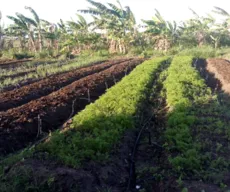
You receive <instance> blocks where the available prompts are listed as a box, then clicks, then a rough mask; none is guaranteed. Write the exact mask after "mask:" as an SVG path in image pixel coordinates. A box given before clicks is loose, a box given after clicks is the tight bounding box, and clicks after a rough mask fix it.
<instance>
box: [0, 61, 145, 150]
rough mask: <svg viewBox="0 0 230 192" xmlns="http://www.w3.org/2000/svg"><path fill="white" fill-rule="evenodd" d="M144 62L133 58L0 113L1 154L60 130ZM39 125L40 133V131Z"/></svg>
mask: <svg viewBox="0 0 230 192" xmlns="http://www.w3.org/2000/svg"><path fill="white" fill-rule="evenodd" d="M142 61H143V60H141V59H134V60H131V61H125V62H121V63H120V64H117V65H113V66H111V67H110V68H108V69H105V70H103V71H101V72H98V73H95V74H92V75H88V76H86V77H84V78H81V79H79V80H77V81H74V82H73V83H71V84H69V85H67V86H65V87H63V88H62V89H59V90H58V91H55V92H52V93H51V94H49V95H47V96H44V97H41V98H39V99H37V100H33V101H30V102H29V103H27V104H24V105H22V106H20V107H17V108H13V109H9V110H7V111H6V112H0V120H1V121H0V122H1V123H0V138H1V139H0V142H1V143H0V151H1V154H6V153H9V152H12V151H14V150H17V149H20V148H23V147H25V146H26V145H28V144H29V142H32V141H34V140H35V139H36V137H37V135H38V133H40V132H42V131H44V132H48V131H49V130H54V129H57V128H58V126H60V125H62V123H64V121H66V120H67V119H68V118H69V117H70V115H71V114H72V113H76V112H77V111H79V110H81V109H83V108H84V107H85V105H87V104H88V103H89V101H91V100H94V99H97V98H98V97H99V96H100V95H101V94H102V93H104V91H105V90H106V89H107V88H108V87H110V86H112V85H114V83H115V82H116V81H119V80H120V79H121V78H122V77H123V76H124V75H125V74H127V73H128V72H130V71H131V70H132V69H133V68H134V67H135V66H136V65H138V64H140V63H141V62H142ZM40 122H41V123H42V125H40ZM40 126H41V130H39V129H38V127H40Z"/></svg>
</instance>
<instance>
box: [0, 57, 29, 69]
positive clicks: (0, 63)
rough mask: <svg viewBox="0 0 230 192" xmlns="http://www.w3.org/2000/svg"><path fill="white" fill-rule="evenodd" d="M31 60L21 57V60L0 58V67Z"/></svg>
mask: <svg viewBox="0 0 230 192" xmlns="http://www.w3.org/2000/svg"><path fill="white" fill-rule="evenodd" d="M29 61H32V59H21V60H13V59H12V60H0V67H1V68H5V67H6V68H8V67H12V66H13V65H17V64H22V63H25V62H29Z"/></svg>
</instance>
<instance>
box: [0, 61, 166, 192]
mask: <svg viewBox="0 0 230 192" xmlns="http://www.w3.org/2000/svg"><path fill="white" fill-rule="evenodd" d="M166 60H167V58H158V59H153V60H150V61H146V62H144V63H143V64H142V65H139V66H138V67H136V68H135V69H134V70H133V71H132V72H131V74H129V75H128V76H126V77H125V78H123V79H122V81H120V82H119V83H117V84H116V85H115V86H113V87H112V88H110V89H108V91H107V92H106V93H105V94H104V95H103V96H101V97H100V98H99V99H98V100H96V102H95V103H93V104H90V105H88V106H87V107H86V108H85V109H84V110H83V111H81V112H80V113H78V114H77V115H76V116H75V117H74V118H73V121H72V123H71V124H70V125H69V126H67V127H65V128H64V129H63V130H60V131H57V132H55V133H53V134H52V135H51V136H50V137H49V138H48V139H47V140H46V141H45V142H43V143H41V144H39V145H38V146H36V147H35V148H34V149H32V150H26V151H25V152H23V153H21V154H19V155H16V156H12V157H10V158H7V159H5V160H4V161H2V167H1V168H2V169H1V170H3V167H5V166H7V167H8V168H7V169H5V174H4V176H3V177H2V179H1V180H0V183H1V184H2V186H4V187H5V188H10V189H12V190H14V189H15V188H16V187H17V189H21V190H24V188H25V187H28V186H30V188H34V187H36V186H38V189H39V190H41V189H42V190H48V191H55V190H57V189H59V190H61V191H65V190H67V191H69V190H78V191H94V190H95V189H99V188H98V187H100V189H109V188H110V187H108V185H110V186H111V188H110V189H112V190H113V189H114V190H115V189H116V190H117V191H123V190H125V186H123V185H124V183H123V182H125V181H124V180H123V179H124V172H122V171H125V170H124V169H121V168H120V167H116V166H115V165H116V164H111V165H110V166H109V165H107V166H102V167H101V169H100V168H98V167H97V166H96V164H97V163H101V162H102V161H104V162H107V161H108V159H109V157H110V154H111V152H112V151H113V149H114V150H115V148H116V146H117V145H116V144H117V143H119V141H120V140H121V139H122V136H124V134H125V132H127V131H128V130H134V129H135V125H136V123H137V120H138V118H137V116H138V115H139V112H140V110H142V107H143V106H142V104H143V102H145V100H146V99H147V98H146V97H147V95H148V93H149V91H150V90H149V89H150V88H151V87H152V84H153V81H154V79H155V78H156V75H157V74H156V73H158V72H159V69H160V68H162V65H164V64H165V62H166ZM158 75H159V74H158ZM127 155H129V154H127ZM21 158H24V160H23V162H22V161H20V159H21ZM117 158H118V159H119V158H122V157H120V156H118V157H116V159H112V161H113V160H115V161H116V160H117ZM19 161H20V162H21V163H17V162H19ZM120 161H121V162H124V161H125V159H121V160H120ZM93 162H94V163H93ZM124 163H125V162H124ZM106 164H107V163H106ZM12 165H13V166H12ZM83 165H84V166H86V167H85V168H80V167H81V166H83ZM71 167H72V168H71ZM96 170H97V171H96ZM98 171H99V172H98ZM119 171H120V172H119ZM127 172H128V171H127V170H126V175H127ZM19 173H20V174H21V177H23V178H24V179H23V180H20V181H19V182H17V180H16V178H17V175H18V174H19ZM24 173H28V174H27V175H25V177H24ZM31 173H33V175H34V177H33V178H32V180H34V181H35V180H36V181H38V182H37V184H34V182H33V181H32V180H31V179H29V178H31V175H30V174H31ZM114 173H117V174H118V176H117V177H116V175H117V174H116V175H114ZM51 177H52V181H51V182H49V181H50V180H49V178H51ZM115 178H116V179H115ZM114 179H115V180H114ZM126 179H127V178H126ZM16 182H17V183H16ZM28 182H29V183H28ZM47 182H49V185H47ZM107 187H108V188H107ZM113 187H114V188H113ZM121 189H122V190H121Z"/></svg>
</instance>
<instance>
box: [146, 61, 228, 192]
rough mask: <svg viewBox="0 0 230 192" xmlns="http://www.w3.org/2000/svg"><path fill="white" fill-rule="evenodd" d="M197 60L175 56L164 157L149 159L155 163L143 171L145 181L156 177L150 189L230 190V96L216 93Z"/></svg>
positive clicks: (168, 84) (161, 140)
mask: <svg viewBox="0 0 230 192" xmlns="http://www.w3.org/2000/svg"><path fill="white" fill-rule="evenodd" d="M193 61H194V60H193V58H192V57H175V58H174V59H173V61H172V63H171V65H170V67H169V69H168V71H167V78H166V80H165V81H164V83H163V85H164V89H163V91H164V92H163V93H164V94H162V95H164V97H165V100H166V105H165V108H164V110H165V115H167V116H166V118H164V119H165V125H164V126H161V133H159V130H158V133H157V135H158V136H159V137H158V138H155V142H156V143H157V146H158V148H159V147H160V152H159V150H158V152H157V153H156V152H155V153H154V155H152V156H149V157H151V159H148V160H149V162H151V163H150V164H149V165H148V166H147V167H144V168H145V169H144V170H145V171H143V169H142V173H143V172H146V173H145V174H144V175H145V176H146V175H147V176H149V175H153V176H154V177H153V178H152V179H151V181H149V182H148V183H147V185H148V189H151V190H153V189H154V190H162V191H165V190H172V191H181V190H184V191H195V192H198V191H201V190H204V191H211V192H212V191H213V192H214V191H222V190H223V189H225V190H229V189H230V185H229V174H230V173H229V167H230V165H229V159H230V156H229V152H228V151H229V140H230V139H229V127H230V110H229V107H230V105H229V97H228V99H227V100H225V99H226V97H225V99H224V98H222V97H221V96H220V95H219V92H216V90H214V89H213V90H211V89H210V88H209V87H208V86H207V84H209V83H210V82H209V83H208V82H205V79H206V80H211V82H212V87H216V86H213V83H214V81H213V79H211V78H209V77H207V75H209V74H207V73H206V74H204V73H203V75H204V76H203V77H204V79H203V78H202V77H201V76H200V74H199V72H198V71H197V70H196V69H195V68H194V67H193ZM196 65H198V63H197V64H196ZM198 68H199V67H198ZM216 82H217V83H218V81H216ZM206 83H207V84H206ZM162 127H163V128H164V129H162ZM155 128H156V129H158V128H157V127H155ZM157 146H156V147H157ZM146 156H148V155H146ZM153 164H154V165H153ZM151 165H152V166H151Z"/></svg>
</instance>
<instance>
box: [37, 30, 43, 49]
mask: <svg viewBox="0 0 230 192" xmlns="http://www.w3.org/2000/svg"><path fill="white" fill-rule="evenodd" d="M38 43H39V51H40V52H41V51H42V49H43V45H42V35H41V29H39V30H38Z"/></svg>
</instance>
